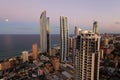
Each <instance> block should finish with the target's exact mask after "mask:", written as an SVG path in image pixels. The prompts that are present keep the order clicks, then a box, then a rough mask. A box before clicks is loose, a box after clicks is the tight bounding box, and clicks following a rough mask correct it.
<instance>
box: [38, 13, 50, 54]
mask: <svg viewBox="0 0 120 80" xmlns="http://www.w3.org/2000/svg"><path fill="white" fill-rule="evenodd" d="M40 49H41V52H42V53H48V54H50V20H49V17H46V11H43V12H42V14H41V16H40Z"/></svg>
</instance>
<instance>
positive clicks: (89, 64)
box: [73, 30, 100, 80]
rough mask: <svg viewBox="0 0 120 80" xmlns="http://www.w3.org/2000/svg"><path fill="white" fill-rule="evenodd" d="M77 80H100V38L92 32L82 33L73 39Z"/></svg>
mask: <svg viewBox="0 0 120 80" xmlns="http://www.w3.org/2000/svg"><path fill="white" fill-rule="evenodd" d="M73 53H74V67H75V79H76V80H99V66H100V64H99V62H100V36H99V35H97V34H95V33H93V32H92V31H87V30H85V31H81V33H80V34H79V35H77V36H75V37H74V39H73Z"/></svg>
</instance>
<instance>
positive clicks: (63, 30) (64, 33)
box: [60, 16, 68, 62]
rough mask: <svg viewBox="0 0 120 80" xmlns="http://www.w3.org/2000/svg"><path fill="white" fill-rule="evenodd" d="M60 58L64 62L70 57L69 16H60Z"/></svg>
mask: <svg viewBox="0 0 120 80" xmlns="http://www.w3.org/2000/svg"><path fill="white" fill-rule="evenodd" d="M60 41H61V43H60V47H61V53H60V60H61V62H64V61H66V60H67V57H68V22H67V17H63V16H60Z"/></svg>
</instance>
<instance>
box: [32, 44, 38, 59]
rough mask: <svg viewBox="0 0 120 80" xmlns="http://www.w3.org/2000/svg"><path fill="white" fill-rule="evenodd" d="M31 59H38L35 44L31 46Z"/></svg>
mask: <svg viewBox="0 0 120 80" xmlns="http://www.w3.org/2000/svg"><path fill="white" fill-rule="evenodd" d="M32 52H33V59H37V57H38V47H37V44H36V43H35V44H33V45H32Z"/></svg>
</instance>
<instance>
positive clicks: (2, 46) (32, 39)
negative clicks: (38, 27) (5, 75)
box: [0, 34, 60, 60]
mask: <svg viewBox="0 0 120 80" xmlns="http://www.w3.org/2000/svg"><path fill="white" fill-rule="evenodd" d="M34 43H37V44H38V48H39V47H40V35H0V60H2V59H6V58H10V57H14V56H19V55H21V53H22V51H26V50H27V51H31V49H32V44H34ZM59 44H60V35H59V34H52V35H51V47H54V46H56V45H59Z"/></svg>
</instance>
